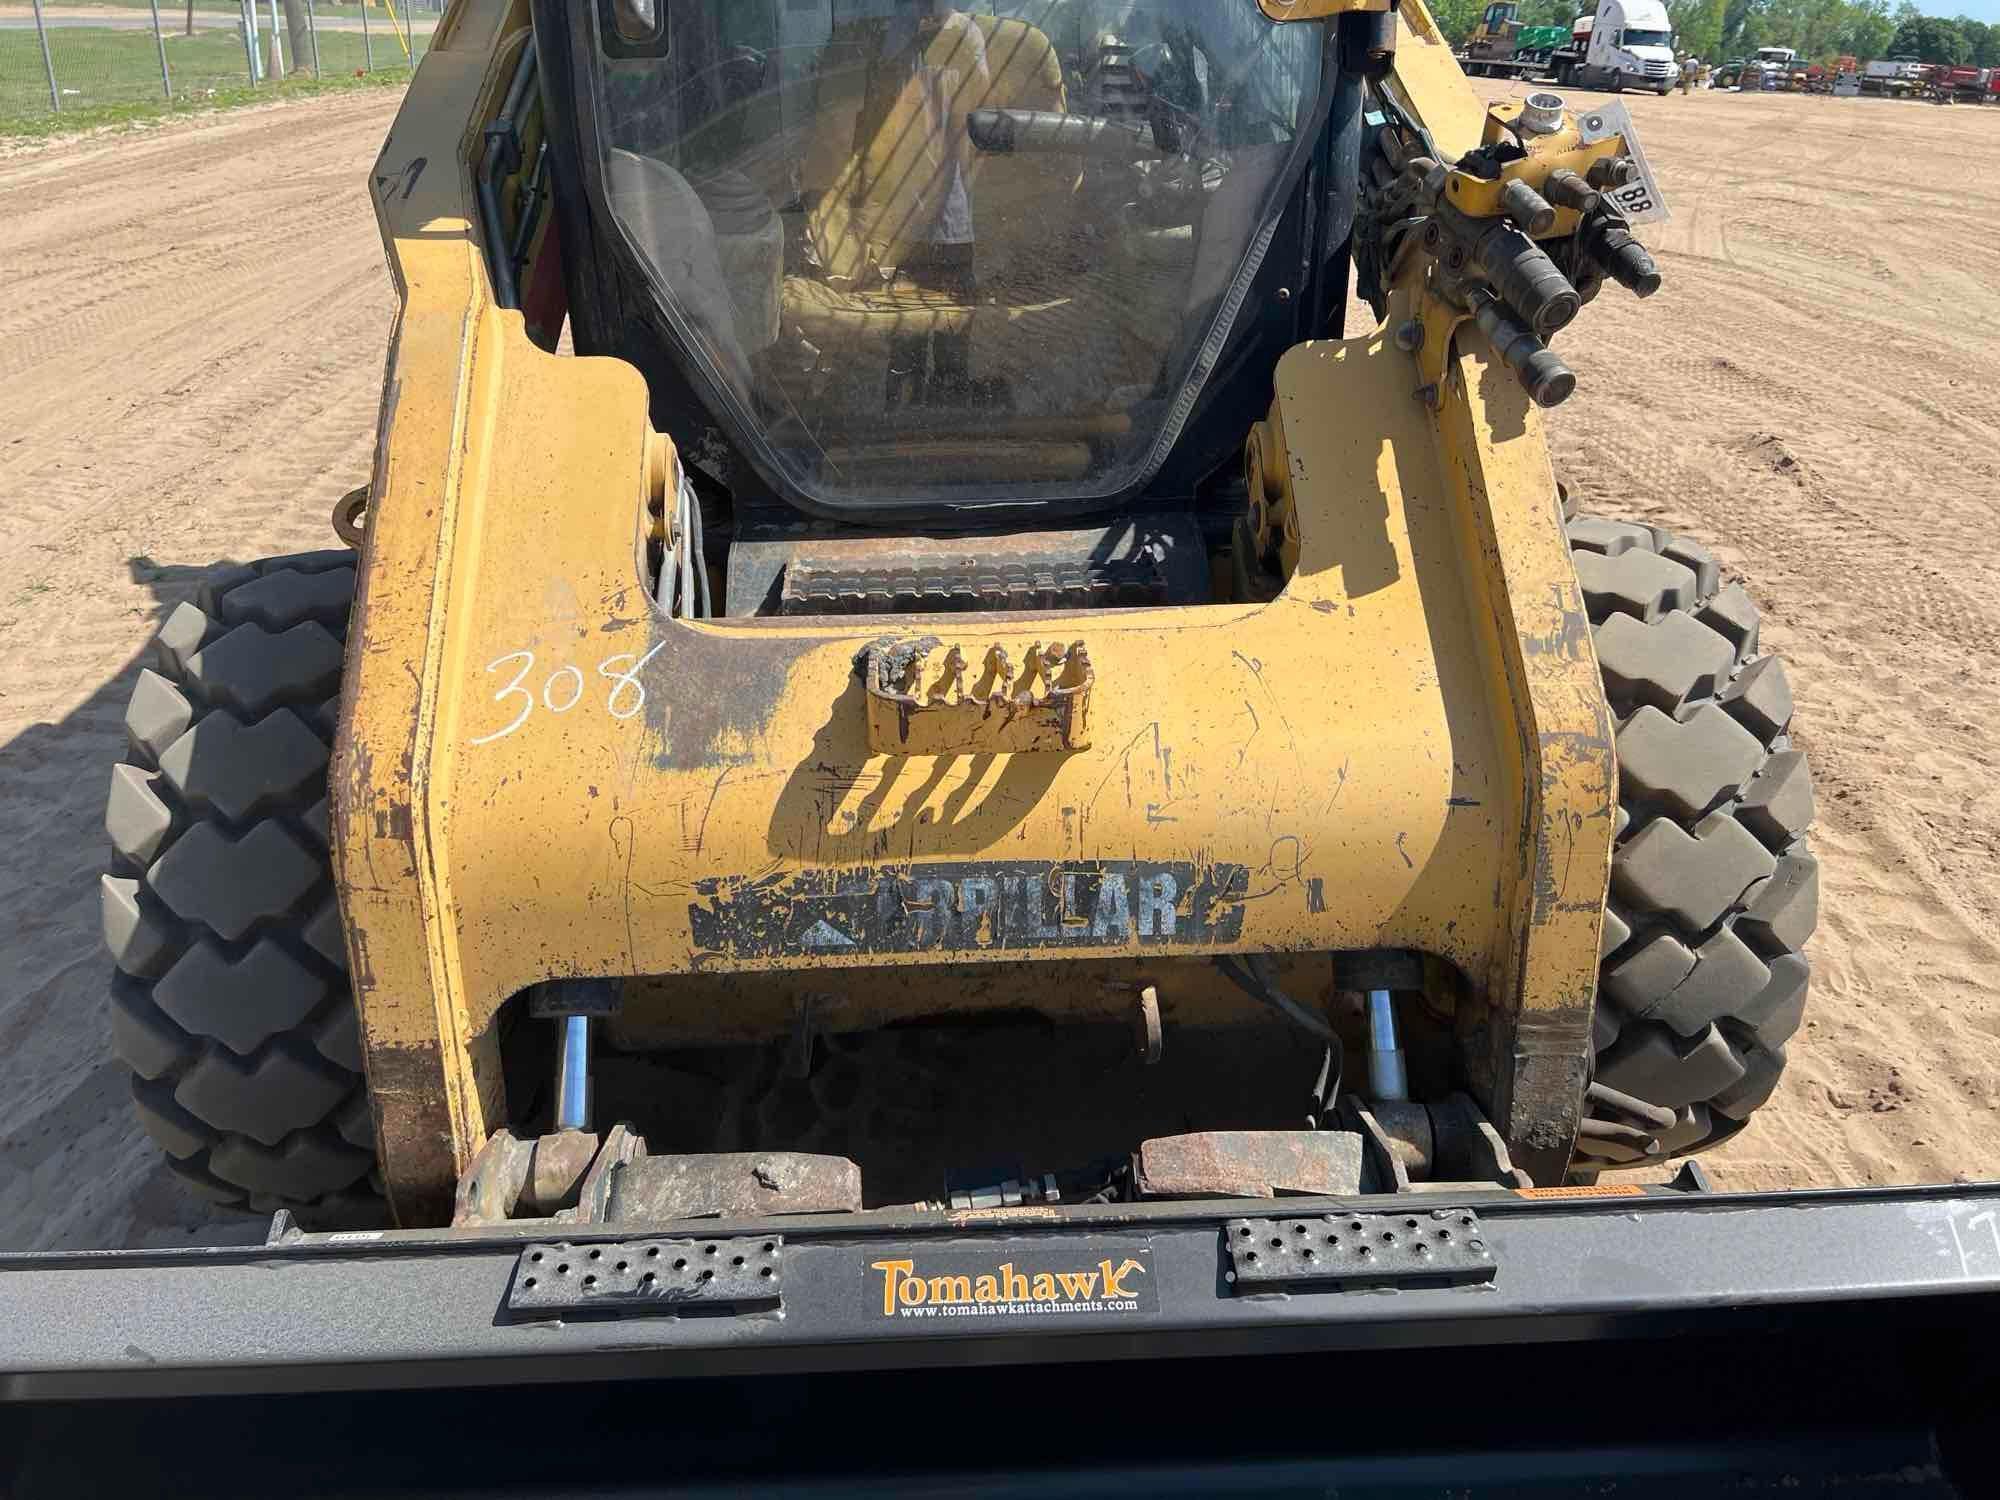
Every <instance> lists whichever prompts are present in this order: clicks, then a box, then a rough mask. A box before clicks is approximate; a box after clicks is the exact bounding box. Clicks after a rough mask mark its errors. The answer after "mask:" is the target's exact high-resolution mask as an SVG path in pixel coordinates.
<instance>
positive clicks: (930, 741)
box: [861, 636, 1097, 755]
mask: <svg viewBox="0 0 2000 1500" xmlns="http://www.w3.org/2000/svg"><path fill="white" fill-rule="evenodd" d="M938 646H939V641H938V639H937V637H936V636H925V637H923V638H922V639H921V640H915V641H877V642H876V643H874V644H873V645H871V646H869V647H868V648H867V649H866V650H865V651H863V652H862V653H861V669H862V677H863V680H864V681H865V683H866V684H867V690H868V748H869V749H870V750H872V751H874V752H876V753H877V754H880V755H959V754H1020V753H1023V752H1035V751H1055V752H1067V751H1071V750H1088V749H1089V748H1090V690H1091V688H1092V687H1093V686H1094V685H1095V683H1096V681H1097V674H1096V672H1095V671H1094V670H1093V669H1092V667H1091V665H1090V653H1089V652H1088V651H1086V650H1085V649H1084V645H1083V642H1082V641H1072V642H1070V643H1069V644H1068V645H1067V646H1065V645H1063V644H1062V643H1061V642H1055V643H1053V644H1051V645H1047V646H1044V645H1043V644H1042V643H1041V642H1040V641H1036V642H1035V643H1034V644H1033V645H1031V646H1029V647H1028V649H1027V650H1026V652H1024V653H1023V655H1022V658H1021V668H1020V670H1019V671H1018V672H1016V671H1015V670H1014V663H1013V661H1012V659H1011V658H1009V656H1008V655H1007V652H1006V650H1005V648H1004V647H1001V646H998V645H990V646H986V647H984V648H983V649H982V648H979V647H973V648H971V649H970V650H969V651H968V649H967V648H964V647H961V646H952V647H950V648H949V649H948V650H946V651H945V652H944V653H943V655H942V656H940V657H939V659H938V661H937V665H936V666H935V668H932V667H931V666H930V658H931V654H932V653H933V652H934V651H936V650H937V649H938ZM975 661H976V662H977V665H976V666H975V665H974V662H975Z"/></svg>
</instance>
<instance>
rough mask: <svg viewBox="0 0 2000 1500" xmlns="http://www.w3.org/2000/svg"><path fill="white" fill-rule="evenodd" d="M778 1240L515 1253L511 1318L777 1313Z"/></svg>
mask: <svg viewBox="0 0 2000 1500" xmlns="http://www.w3.org/2000/svg"><path fill="white" fill-rule="evenodd" d="M784 1248H785V1245H784V1240H783V1239H782V1238H781V1237H780V1236H778V1235H775V1234H772V1235H752V1236H748V1237H746V1238H743V1239H715V1240H620V1241H617V1242H615V1243H611V1244H596V1245H571V1244H565V1243H562V1242H561V1241H557V1242H555V1243H552V1244H533V1245H529V1246H527V1247H526V1248H525V1249H523V1250H522V1251H521V1258H520V1260H518V1261H517V1262H516V1263H515V1265H514V1281H513V1284H512V1285H511V1286H509V1287H508V1289H507V1308H508V1310H509V1311H510V1312H528V1313H564V1312H599V1311H617V1312H661V1313H669V1312H677V1311H679V1310H680V1309H681V1308H683V1307H732V1308H735V1309H737V1310H738V1311H744V1312H747V1311H750V1310H752V1309H756V1308H764V1307H775V1306H777V1304H778V1302H779V1300H780V1292H781V1289H782V1286H783V1281H784V1267H783V1260H784Z"/></svg>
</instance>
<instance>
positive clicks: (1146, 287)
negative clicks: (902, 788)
mask: <svg viewBox="0 0 2000 1500" xmlns="http://www.w3.org/2000/svg"><path fill="white" fill-rule="evenodd" d="M545 3H546V0H545ZM558 14H560V15H562V17H563V23H564V24H565V25H566V27H567V35H568V42H569V45H570V47H571V48H572V50H573V56H572V59H571V63H572V66H571V67H570V68H569V69H568V70H567V72H568V81H569V83H570V84H571V85H573V86H574V87H575V89H576V90H577V94H578V103H579V104H580V105H581V106H582V107H581V108H580V109H579V110H578V112H577V113H578V118H579V125H578V130H579V135H580V137H581V138H580V139H579V140H578V142H577V150H578V153H579V156H580V157H581V158H582V159H583V160H584V161H585V163H586V164H587V165H586V177H587V178H588V179H589V182H588V187H589V190H590V197H591V200H592V201H591V203H590V217H591V219H592V221H593V226H592V227H593V230H594V235H595V243H594V247H593V253H594V255H595V258H596V259H597V260H598V261H599V262H600V264H599V266H598V267H597V268H596V276H597V280H598V283H599V286H600V287H601V288H602V291H600V293H599V295H597V296H595V297H592V296H590V295H585V296H583V297H581V298H579V297H577V296H575V295H572V298H571V305H572V316H573V318H574V326H575V341H576V345H577V348H578V351H579V352H604V353H615V354H618V355H619V356H620V357H623V358H626V359H629V360H631V361H632V362H634V363H636V364H638V365H639V366H640V368H641V369H642V370H643V371H645V373H646V375H647V378H648V381H649V384H650V386H651V389H652V390H653V393H654V407H655V411H654V422H655V425H656V426H657V427H658V428H659V429H660V430H662V431H671V432H674V433H676V434H677V435H687V438H688V440H684V441H683V442H682V443H681V447H682V449H683V454H684V458H685V459H686V461H687V462H688V464H689V465H690V467H691V469H692V470H693V475H694V479H695V482H696V483H697V485H698V486H700V488H701V491H702V495H703V498H704V500H706V501H707V502H708V504H709V507H710V509H711V511H713V510H714V509H715V508H716V507H717V506H718V505H722V504H725V503H726V504H727V505H728V506H729V507H730V508H731V510H732V511H733V513H734V514H733V519H732V521H731V525H732V527H733V528H734V529H733V530H732V532H731V535H732V536H733V537H735V538H737V539H741V538H742V537H743V536H745V535H747V534H750V533H751V532H754V531H755V529H756V517H757V516H758V515H760V514H762V515H774V514H777V512H776V511H775V510H774V507H777V506H782V507H783V512H782V520H780V521H777V522H774V524H778V525H781V526H784V527H788V528H789V529H791V530H793V531H796V530H797V529H798V522H799V519H800V518H799V512H801V511H803V512H806V513H808V514H810V515H813V516H817V517H821V518H826V519H828V520H838V521H842V522H848V523H852V522H856V521H860V522H866V523H871V524H875V525H878V526H879V525H882V524H889V525H892V526H899V527H902V528H904V529H910V530H924V531H936V530H938V529H947V530H958V531H963V530H966V529H968V528H971V527H976V526H979V525H981V524H982V523H984V524H986V525H989V526H990V525H995V524H1006V525H1009V526H1012V527H1016V528H1018V526H1019V524H1020V523H1022V522H1025V521H1028V520H1029V519H1030V518H1031V517H1032V518H1033V524H1035V525H1038V526H1048V525H1050V524H1059V523H1060V522H1061V521H1062V519H1063V518H1074V517H1078V516H1084V515H1088V514H1092V513H1102V512H1106V511H1110V510H1119V511H1123V512H1126V513H1130V511H1131V510H1133V509H1134V508H1135V507H1137V508H1139V509H1146V508H1148V507H1157V506H1158V505H1159V504H1162V503H1164V504H1165V505H1166V506H1167V507H1168V508H1169V509H1172V510H1178V511H1187V510H1189V509H1190V507H1192V506H1193V505H1194V504H1195V503H1196V499H1197V493H1198V492H1199V491H1201V490H1202V489H1203V488H1204V486H1209V485H1211V484H1212V483H1213V482H1214V480H1215V477H1216V476H1217V475H1222V476H1234V475H1235V474H1236V472H1237V470H1238V468H1239V466H1240V456H1241V452H1242V444H1243V439H1244V434H1245V432H1246V430H1247V428H1248V426H1249V424H1250V423H1251V422H1252V421H1254V420H1255V419H1256V418H1257V417H1259V416H1260V415H1262V413H1263V410H1264V409H1265V408H1266V407H1268V404H1269V401H1270V399H1271V384H1270V381H1271V371H1272V368H1273V366H1274V365H1275V363H1276V360H1277V357H1278V355H1279V354H1281V353H1282V352H1283V350H1284V349H1286V348H1288V347H1290V346H1291V345H1292V344H1294V343H1296V342H1298V341H1300V340H1301V339H1304V338H1310V337H1314V336H1322V335H1326V334H1329V333H1337V332H1338V322H1337V319H1338V309H1339V307H1340V306H1341V305H1342V304H1343V303H1344V301H1345V274H1346V260H1345V254H1344V252H1345V243H1344V242H1345V238H1346V232H1347V226H1348V223H1349V222H1350V220H1351V214H1352V192H1351V183H1352V173H1353V162H1352V160H1351V159H1350V160H1348V161H1347V162H1346V163H1345V164H1344V166H1342V167H1340V168H1338V169H1333V170H1330V169H1329V166H1330V157H1331V155H1332V153H1331V152H1330V151H1329V150H1328V149H1327V146H1328V137H1329V131H1328V129H1327V122H1328V119H1329V117H1330V115H1331V114H1332V109H1331V105H1332V101H1333V97H1334V95H1335V94H1336V93H1341V94H1343V95H1345V96H1346V107H1345V109H1344V111H1343V114H1344V116H1345V117H1346V118H1347V119H1349V120H1350V121H1351V120H1354V119H1355V118H1356V117H1357V116H1358V99H1359V85H1358V81H1353V80H1350V81H1349V82H1348V83H1347V85H1346V87H1344V88H1343V87H1342V86H1341V84H1340V75H1339V70H1338V68H1337V67H1336V66H1335V64H1334V62H1333V46H1332V35H1333V29H1332V27H1331V25H1330V24H1329V23H1321V22H1293V23H1286V24H1277V23H1274V22H1272V21H1271V20H1270V19H1269V18H1267V17H1266V16H1265V15H1264V14H1263V13H1262V11H1260V10H1259V9H1258V8H1257V6H1255V5H1254V4H1248V3H1245V0H1116V3H1111V0H991V3H988V4H985V5H983V6H982V7H981V8H979V9H961V8H958V7H956V6H953V5H951V4H949V3H948V0H862V3H858V4H857V3H851V0H805V3H798V0H763V3H757V0H752V3H741V0H598V3H595V4H588V5H583V6H580V7H577V8H576V9H574V10H573V11H572V10H563V11H560V12H558ZM537 19H538V30H544V31H545V30H546V27H545V26H544V25H543V22H544V20H545V17H544V16H542V15H538V18H537ZM545 52H546V47H545ZM1341 154H1342V155H1343V156H1346V157H1348V158H1352V156H1353V136H1352V135H1351V134H1349V135H1347V136H1346V150H1345V151H1343V152H1342V153H1341ZM590 164H594V170H592V165H590ZM573 279H574V277H573ZM1224 482H1227V479H1226V478H1225V481H1224ZM1238 483H1240V481H1238ZM1239 502H1240V495H1239ZM1048 518H1055V519H1054V520H1053V521H1052V520H1051V519H1048ZM737 523H741V524H740V525H738V524H737Z"/></svg>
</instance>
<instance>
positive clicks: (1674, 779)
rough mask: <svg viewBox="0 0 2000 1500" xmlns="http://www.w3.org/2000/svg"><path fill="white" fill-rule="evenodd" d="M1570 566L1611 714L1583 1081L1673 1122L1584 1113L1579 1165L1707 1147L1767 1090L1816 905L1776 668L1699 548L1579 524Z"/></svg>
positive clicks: (1783, 686)
mask: <svg viewBox="0 0 2000 1500" xmlns="http://www.w3.org/2000/svg"><path fill="white" fill-rule="evenodd" d="M1568 527H1569V539H1570V550H1571V556H1572V558H1573V560H1574V562H1575V564H1576V571H1577V577H1578V580H1579V581H1580V583H1581V584H1582V586H1583V594H1584V599H1585V602H1586V605H1587V607H1588V609H1589V612H1590V618H1591V621H1592V624H1593V626H1594V631H1593V633H1594V636H1595V639H1596V644H1597V655H1598V663H1599V666H1600V668H1601V669H1602V672H1603V676H1604V687H1605V692H1606V695H1607V696H1608V698H1609V700H1610V704H1611V708H1612V712H1613V714H1614V716H1615V717H1616V719H1617V722H1618V737H1617V747H1618V749H1617V753H1618V831H1617V835H1616V843H1615V847H1614V850H1613V854H1612V864H1611V894H1610V902H1609V906H1608V908H1607V910H1606V912H1605V918H1604V941H1603V950H1602V965H1601V968H1600V971H1599V983H1598V995H1597V1013H1596V1035H1595V1043H1596V1050H1597V1072H1596V1076H1597V1080H1598V1082H1600V1083H1602V1084H1604V1085H1606V1086H1607V1087H1608V1088H1611V1089H1615V1090H1617V1091H1618V1092H1620V1093H1623V1094H1627V1095H1630V1096H1632V1097H1633V1098H1636V1099H1638V1100H1642V1101H1644V1102H1645V1103H1646V1104H1647V1105H1650V1106H1653V1107H1654V1109H1655V1110H1656V1111H1670V1112H1671V1113H1672V1116H1673V1123H1672V1125H1671V1126H1670V1127H1664V1128H1663V1127H1661V1126H1660V1125H1659V1124H1658V1123H1657V1121H1656V1122H1655V1123H1653V1124H1650V1125H1648V1124H1643V1123H1642V1122H1640V1121H1637V1120H1635V1119H1634V1118H1633V1116H1632V1115H1631V1114H1630V1113H1620V1112H1618V1111H1616V1110H1613V1109H1610V1108H1607V1107H1605V1106H1602V1105H1593V1106H1592V1107H1591V1109H1590V1111H1589V1113H1590V1114H1591V1115H1592V1116H1594V1117H1596V1119H1597V1121H1598V1123H1597V1124H1596V1125H1594V1126H1587V1127H1586V1134H1585V1136H1584V1138H1583V1139H1581V1140H1580V1141H1579V1142H1578V1148H1577V1149H1578V1163H1577V1165H1578V1166H1579V1167H1586V1168H1590V1167H1604V1166H1623V1165H1633V1164H1637V1163H1640V1162H1643V1161H1650V1160H1661V1159H1664V1158H1665V1157H1668V1156H1672V1155H1678V1154H1680V1153H1682V1152H1686V1151H1691V1150H1694V1149H1696V1148H1697V1147H1701V1146H1704V1145H1711V1144H1714V1143H1716V1142H1718V1141H1721V1140H1723V1139H1725V1138H1727V1137H1728V1136H1730V1135H1733V1134H1734V1133H1735V1132H1736V1131H1737V1130H1739V1129H1741V1128H1742V1125H1743V1123H1744V1121H1746V1120H1747V1119H1748V1118H1749V1117H1750V1114H1751V1112H1752V1111H1753V1110H1755V1109H1756V1108H1757V1107H1758V1106H1759V1105H1760V1104H1762V1103H1763V1102H1764V1101H1765V1100H1766V1099H1767V1098H1769V1097H1770V1095H1771V1091H1772V1089H1773V1088H1775V1087H1776V1085H1777V1082H1778V1077H1779V1074H1780V1073H1781V1072H1782V1071H1783V1070H1784V1066H1785V1042H1786V1041H1787V1040H1788V1039H1789V1038H1790V1037H1791V1035H1792V1034H1793V1032H1795V1031H1796V1030H1797V1029H1798V1027H1799V1021H1800V1017H1801V1014H1802V1013H1803V1010H1804V1007H1805V1001H1806V978H1807V967H1806V959H1805V954H1804V951H1803V950H1804V947H1805V942H1806V939H1807V937H1808V936H1809V935H1810V934H1811V932H1812V930H1813V926H1814V924H1815V922H1816V921H1817V919H1818V913H1819V866H1818V864H1817V863H1816V862H1815V861H1814V859H1813V856H1812V851H1811V849H1810V848H1809V847H1808V845H1807V842H1806V829H1807V826H1808V825H1809V824H1810V823H1811V821H1812V816H1813V793H1812V782H1811V779H1810V777H1809V775H1808V774H1807V770H1806V764H1805V757H1804V755H1803V754H1802V753H1801V752H1800V751H1798V750H1797V749H1795V748H1793V746H1792V742H1791V738H1790V728H1791V719H1792V693H1791V687H1790V684H1789V683H1788V682H1787V681H1786V679H1785V669H1784V664H1783V663H1782V662H1780V661H1779V660H1778V658H1777V657H1775V656H1772V655H1770V654H1768V653H1766V652H1764V651H1762V650H1761V649H1760V648H1759V642H1758V613H1757V607H1756V605H1755V604H1753V603H1752V602H1751V600H1750V596H1749V595H1748V594H1746V593H1745V592H1744V591H1743V588H1742V585H1740V584H1736V583H1730V584H1727V585H1725V584H1724V583H1723V582H1722V579H1721V569H1720V567H1719V566H1718V564H1717V563H1716V560H1715V558H1714V557H1713V556H1712V555H1711V554H1710V553H1709V552H1708V551H1707V550H1706V549H1705V548H1703V547H1702V546H1701V545H1700V544H1699V543H1696V542H1691V541H1688V540H1686V539H1685V538H1681V537H1676V536H1674V535H1672V534H1671V533H1669V532H1667V531H1664V530H1661V529H1659V528H1657V527H1648V526H1638V525H1631V524H1627V523H1623V522H1617V521H1605V520H1599V519H1596V518H1593V517H1587V516H1586V517H1578V518H1576V519H1573V520H1571V521H1570V522H1569V523H1568Z"/></svg>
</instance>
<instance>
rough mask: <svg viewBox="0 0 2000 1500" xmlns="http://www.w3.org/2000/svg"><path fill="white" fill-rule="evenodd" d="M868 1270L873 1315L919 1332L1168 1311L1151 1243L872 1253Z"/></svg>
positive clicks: (921, 1247)
mask: <svg viewBox="0 0 2000 1500" xmlns="http://www.w3.org/2000/svg"><path fill="white" fill-rule="evenodd" d="M867 1264H868V1277H869V1284H868V1290H867V1292H866V1294H865V1295H866V1300H867V1305H868V1310H869V1312H870V1314H871V1315H873V1316H875V1317H880V1318H885V1319H890V1320H893V1321H894V1322H896V1323H897V1324H901V1325H912V1324H914V1325H917V1327H919V1328H921V1327H924V1326H935V1325H937V1324H940V1323H949V1322H952V1321H957V1320H963V1319H967V1318H1045V1317H1077V1316H1085V1315H1089V1314H1111V1315H1129V1314H1133V1313H1151V1312H1158V1311H1159V1309H1160V1294H1159V1290H1158V1288H1157V1287H1156V1286H1155V1285H1154V1280H1153V1251H1152V1247H1151V1246H1150V1245H1149V1244H1146V1243H1144V1242H1139V1243H1131V1244H1118V1245H1112V1244H1097V1245H1079V1246H1075V1247H1066V1246H1052V1245H1038V1244H1034V1243H1031V1242H1016V1243H1012V1244H1001V1245H996V1246H993V1247H992V1248H990V1249H978V1250H971V1249H964V1250H960V1249H942V1248H936V1247H932V1246H926V1245H912V1246H909V1247H907V1248H898V1249H892V1250H886V1251H876V1252H874V1253H871V1254H870V1255H869V1257H868V1263H867Z"/></svg>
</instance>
